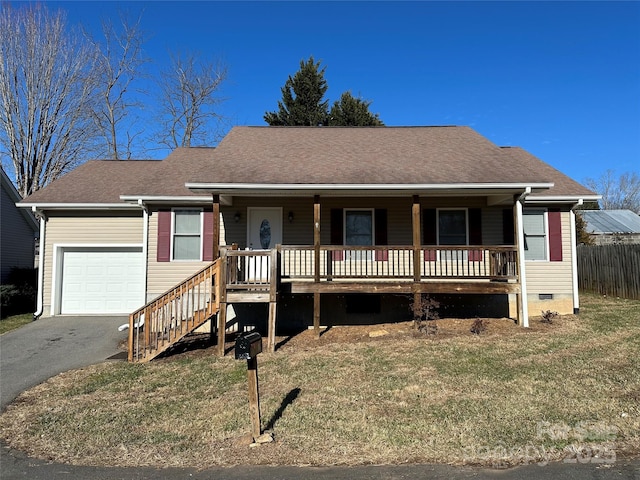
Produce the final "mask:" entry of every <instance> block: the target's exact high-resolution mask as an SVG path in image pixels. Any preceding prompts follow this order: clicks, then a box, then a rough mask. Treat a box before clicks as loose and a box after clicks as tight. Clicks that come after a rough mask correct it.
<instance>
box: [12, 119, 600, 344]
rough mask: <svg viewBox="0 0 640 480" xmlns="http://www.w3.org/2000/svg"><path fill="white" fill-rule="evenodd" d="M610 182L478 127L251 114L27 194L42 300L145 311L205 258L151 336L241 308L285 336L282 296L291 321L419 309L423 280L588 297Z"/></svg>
mask: <svg viewBox="0 0 640 480" xmlns="http://www.w3.org/2000/svg"><path fill="white" fill-rule="evenodd" d="M598 198H599V196H598V195H596V194H594V193H593V192H591V191H590V190H588V189H586V188H585V187H583V186H582V185H580V184H578V183H577V182H575V181H573V180H572V179H570V178H569V177H567V176H565V175H564V174H562V173H560V172H559V171H557V170H555V169H554V168H552V167H551V166H549V165H548V164H546V163H544V162H542V161H541V160H539V159H537V158H536V157H534V156H532V155H531V154H529V153H527V152H525V151H524V150H522V149H520V148H515V147H512V148H502V147H498V146H496V145H495V144H493V143H491V142H490V141H489V140H487V139H486V138H484V137H482V136H481V135H479V134H478V133H476V132H475V131H473V130H472V129H470V128H467V127H352V128H350V127H236V128H234V129H232V130H231V132H230V133H229V134H228V135H227V136H226V137H225V138H224V139H223V140H222V141H221V143H220V144H219V145H218V147H217V148H178V149H176V150H175V151H174V152H173V153H172V154H171V155H169V156H168V157H167V158H166V159H165V160H163V161H92V162H88V163H86V164H84V165H81V166H80V167H78V168H76V169H75V170H74V171H72V172H70V173H69V174H67V175H65V176H64V177H62V178H61V179H59V180H56V181H55V182H53V183H52V184H51V185H49V186H48V187H46V188H44V189H42V190H40V191H38V192H36V193H34V194H33V195H31V196H30V197H28V198H26V199H25V200H24V201H23V202H22V206H24V207H26V208H31V207H35V208H36V209H37V211H39V212H41V213H42V215H43V217H44V218H46V229H45V232H46V233H45V239H44V241H42V242H41V255H42V256H43V265H44V277H43V288H42V289H41V291H40V292H39V295H40V301H41V311H40V312H37V313H43V314H44V315H47V316H48V315H64V314H92V313H93V314H105V313H127V312H131V311H133V310H135V309H136V308H138V307H140V306H141V305H142V304H144V303H145V302H147V301H150V300H152V299H154V298H155V297H157V296H159V295H161V294H163V293H164V292H165V291H167V290H171V289H172V288H173V287H174V286H175V285H176V284H179V283H180V282H181V281H183V280H184V279H186V278H187V277H189V276H190V275H193V274H195V273H196V272H199V271H200V273H198V275H197V276H196V277H197V278H195V277H194V278H193V279H190V280H189V281H188V282H186V283H184V284H182V285H181V286H180V287H179V288H178V289H176V290H172V293H170V294H168V295H167V296H166V297H163V299H162V300H160V301H158V302H157V303H155V304H154V306H153V307H151V306H149V307H147V309H146V310H143V311H141V312H138V313H136V315H134V317H135V318H137V319H138V320H140V321H142V320H143V319H145V318H146V321H147V323H149V322H150V320H153V321H154V322H155V321H156V319H159V318H160V317H159V316H158V315H159V314H158V313H157V310H158V309H164V310H163V312H164V313H163V314H162V315H163V318H165V320H162V321H163V322H169V324H163V325H164V327H162V328H160V327H153V328H147V327H145V328H147V330H146V331H147V333H148V334H151V333H153V332H159V331H160V330H162V329H165V330H166V329H167V328H169V327H171V328H173V327H174V325H178V324H180V325H181V324H182V322H186V321H187V320H189V319H191V320H192V319H193V316H194V315H196V316H198V319H197V320H198V321H195V322H192V323H189V325H191V326H190V327H189V328H190V329H191V328H192V327H193V328H195V327H194V325H195V324H201V323H202V321H203V320H205V319H206V318H209V317H210V316H211V315H214V314H217V320H218V324H219V326H218V333H219V334H220V333H222V334H224V331H225V328H226V327H227V326H228V324H229V323H231V322H229V321H228V320H229V316H228V315H231V313H232V310H231V306H233V313H234V314H235V315H236V319H237V320H236V321H238V322H243V324H249V325H250V324H262V322H264V321H265V320H264V318H267V317H268V318H269V319H270V321H269V335H270V339H272V338H273V331H274V330H275V319H276V312H277V319H278V326H279V328H281V327H284V326H286V325H296V326H298V327H306V326H308V325H312V324H313V325H314V326H315V328H316V329H317V328H319V326H320V325H321V324H322V325H331V324H339V323H343V324H344V323H346V324H349V323H358V322H363V321H394V320H402V319H404V320H407V319H408V318H409V317H410V313H409V308H408V304H409V302H410V300H411V299H412V298H414V297H417V296H418V295H420V294H429V295H434V296H438V297H439V299H440V300H441V304H442V312H441V315H458V314H462V315H465V316H470V317H475V316H476V315H482V316H497V317H501V316H511V317H513V318H517V319H518V321H519V322H520V324H522V325H525V326H526V325H527V324H528V312H532V315H536V314H538V313H539V312H540V311H541V310H555V311H558V312H560V313H562V314H568V313H574V312H577V311H578V308H579V299H578V291H577V274H576V264H575V254H576V250H575V216H574V213H573V208H574V207H575V206H576V205H578V204H579V203H580V202H583V201H595V200H597V199H598ZM233 244H235V245H234V247H233V249H232V247H231V245H233ZM219 256H220V261H219V262H217V263H216V267H215V268H218V267H219V268H220V270H216V269H214V270H212V269H210V267H208V266H209V265H210V264H211V262H212V261H213V260H215V259H216V258H218V257H219ZM203 269H204V270H203ZM205 277H206V279H205V280H203V279H204V278H205ZM220 278H222V279H224V281H223V282H222V281H220ZM197 282H200V283H198V284H199V285H201V286H200V287H198V288H203V289H204V288H205V287H206V288H207V289H211V288H214V290H215V291H212V292H210V293H207V294H206V295H209V297H207V298H208V299H207V307H206V308H207V310H206V312H204V310H198V311H197V312H196V310H197V308H196V307H194V305H196V304H198V305H199V303H198V302H199V300H198V299H199V298H202V297H203V293H202V291H203V290H197V291H196V290H195V288H196V287H195V284H196V283H197ZM202 282H204V283H202ZM211 285H214V287H211ZM220 285H222V288H221V289H219V286H220ZM207 291H208V290H207ZM214 297H215V298H214ZM178 302H179V303H178ZM169 304H171V307H167V305H169ZM214 307H215V308H214ZM267 307H268V308H267ZM198 308H200V307H198ZM218 308H219V310H218ZM187 311H191V313H188V312H187ZM185 312H187V313H185ZM193 312H196V313H193ZM202 312H204V313H202ZM205 317H206V318H205ZM132 318H133V317H132ZM167 319H169V320H167ZM191 320H189V322H191ZM136 321H137V320H136ZM158 321H160V320H158ZM154 325H155V323H154ZM181 328H182V327H181ZM180 335H182V334H180ZM180 335H177V337H176V338H178V337H179V336H180ZM169 337H171V335H169ZM136 341H137V340H136ZM144 341H145V342H148V341H149V339H148V338H147V339H145V340H144Z"/></svg>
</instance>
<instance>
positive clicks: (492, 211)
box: [482, 207, 512, 245]
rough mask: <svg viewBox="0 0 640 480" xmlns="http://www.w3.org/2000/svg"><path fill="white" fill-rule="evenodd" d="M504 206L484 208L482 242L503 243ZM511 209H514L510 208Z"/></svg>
mask: <svg viewBox="0 0 640 480" xmlns="http://www.w3.org/2000/svg"><path fill="white" fill-rule="evenodd" d="M503 210H504V208H495V207H491V208H483V209H482V244H483V245H503V244H504V238H503V236H502V233H503V229H502V211H503ZM509 210H512V209H511V208H509Z"/></svg>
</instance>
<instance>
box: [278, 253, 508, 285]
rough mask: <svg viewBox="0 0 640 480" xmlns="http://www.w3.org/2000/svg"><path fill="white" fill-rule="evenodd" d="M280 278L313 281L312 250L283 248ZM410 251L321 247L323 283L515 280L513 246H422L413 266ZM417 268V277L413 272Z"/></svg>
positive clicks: (313, 255) (320, 265)
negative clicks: (383, 280)
mask: <svg viewBox="0 0 640 480" xmlns="http://www.w3.org/2000/svg"><path fill="white" fill-rule="evenodd" d="M278 248H279V251H280V255H281V259H280V269H281V276H282V278H283V279H285V280H286V279H291V280H295V279H314V278H315V274H316V271H315V268H316V266H315V258H316V257H315V249H314V247H313V246H310V245H281V246H279V247H278ZM414 254H415V252H414V248H413V247H412V246H371V247H355V246H353V247H352V246H342V245H339V246H335V245H322V246H321V247H320V264H319V277H320V279H321V280H332V279H347V278H354V279H355V278H357V279H361V278H369V279H406V280H411V279H413V278H416V273H418V277H419V278H420V279H421V280H428V279H438V278H439V279H495V280H501V279H502V280H509V279H515V278H516V277H517V252H516V249H515V247H512V246H460V247H458V246H437V247H432V246H422V247H420V251H419V258H420V261H419V263H418V265H416V266H414V258H415V255H414ZM415 267H417V268H418V269H419V271H418V272H415V270H414V268H415Z"/></svg>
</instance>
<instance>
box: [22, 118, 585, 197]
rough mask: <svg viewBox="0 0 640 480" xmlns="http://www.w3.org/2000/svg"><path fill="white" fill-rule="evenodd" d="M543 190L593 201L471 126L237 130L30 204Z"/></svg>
mask: <svg viewBox="0 0 640 480" xmlns="http://www.w3.org/2000/svg"><path fill="white" fill-rule="evenodd" d="M210 183H215V184H243V185H251V184H262V185H268V184H277V185H301V184H304V185H320V184H322V185H338V184H340V185H345V184H351V185H364V186H366V185H390V186H393V185H438V184H456V185H461V186H464V185H465V184H469V185H471V184H545V183H553V184H554V186H553V187H552V188H551V189H550V190H547V191H545V192H544V193H543V194H542V195H554V196H562V195H566V196H571V197H574V196H593V195H594V193H593V192H591V191H590V190H588V189H586V188H585V187H583V186H582V185H580V184H578V183H577V182H575V181H573V180H572V179H570V178H569V177H567V176H566V175H564V174H562V173H561V172H559V171H558V170H556V169H554V168H553V167H551V166H550V165H548V164H546V163H544V162H543V161H541V160H539V159H538V158H536V157H534V156H533V155H531V154H529V153H528V152H526V151H524V150H522V149H520V148H514V147H511V148H503V147H499V146H497V145H495V144H494V143H492V142H490V141H489V140H488V139H486V138H485V137H483V136H482V135H480V134H478V133H477V132H475V131H474V130H472V129H471V128H468V127H235V128H233V129H232V130H231V131H230V132H229V134H228V135H227V136H226V137H225V138H224V139H223V140H222V141H221V142H220V144H219V145H218V146H217V147H216V148H178V149H176V150H174V151H173V152H172V153H171V154H170V155H169V156H168V157H167V158H166V159H165V160H163V161H148V160H145V161H140V160H138V161H90V162H87V163H85V164H83V165H81V166H79V167H78V168H76V169H75V170H73V171H72V172H70V173H68V174H67V175H65V176H63V177H62V178H60V179H58V180H56V181H55V182H53V183H52V184H51V185H49V186H47V187H46V188H44V189H42V190H40V191H38V192H36V193H34V194H33V195H31V196H29V197H27V198H26V199H25V200H23V203H26V204H40V203H79V204H80V203H89V204H94V203H109V204H117V203H121V202H122V199H121V196H127V197H135V196H139V197H145V196H146V197H149V196H159V197H179V196H181V197H186V196H194V197H195V196H196V195H197V194H196V193H193V192H192V191H191V190H189V189H188V188H187V187H185V184H199V185H206V184H210Z"/></svg>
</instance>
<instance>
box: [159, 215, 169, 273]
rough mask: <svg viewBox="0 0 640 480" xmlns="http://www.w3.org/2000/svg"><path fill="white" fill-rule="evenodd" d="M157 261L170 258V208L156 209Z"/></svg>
mask: <svg viewBox="0 0 640 480" xmlns="http://www.w3.org/2000/svg"><path fill="white" fill-rule="evenodd" d="M157 260H158V262H168V261H170V260H171V210H159V211H158V252H157Z"/></svg>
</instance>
